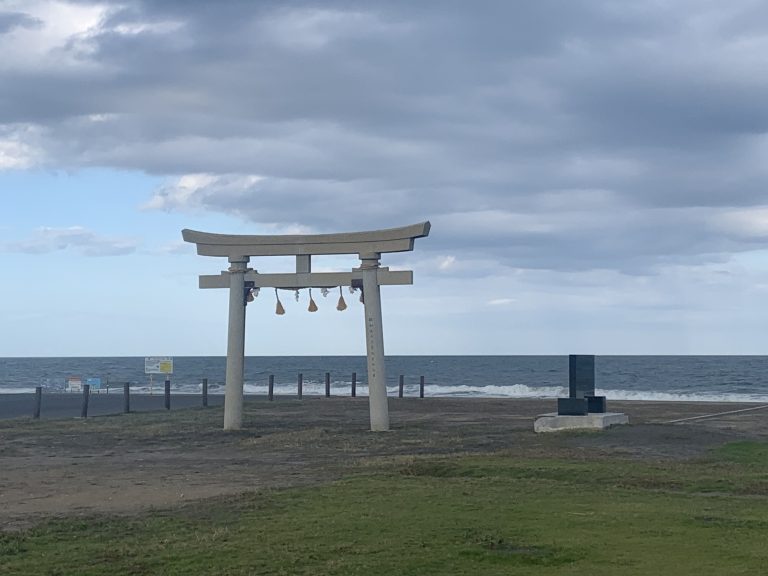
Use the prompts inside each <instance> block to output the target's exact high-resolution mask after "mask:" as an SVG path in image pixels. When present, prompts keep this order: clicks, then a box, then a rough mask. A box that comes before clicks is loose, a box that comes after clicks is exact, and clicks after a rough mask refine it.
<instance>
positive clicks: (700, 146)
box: [0, 0, 768, 356]
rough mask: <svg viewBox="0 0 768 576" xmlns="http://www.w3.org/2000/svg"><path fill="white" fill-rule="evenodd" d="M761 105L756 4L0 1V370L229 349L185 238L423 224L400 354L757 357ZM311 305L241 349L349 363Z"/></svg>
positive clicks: (329, 311)
mask: <svg viewBox="0 0 768 576" xmlns="http://www.w3.org/2000/svg"><path fill="white" fill-rule="evenodd" d="M766 102H768V4H766V3H765V2H763V1H762V0H732V1H729V2H723V1H722V0H648V1H644V2H635V1H630V0H626V1H618V0H617V1H608V0H602V1H599V0H559V1H556V0H536V1H535V2H533V1H531V2H524V1H522V0H520V1H511V0H497V1H491V0H488V1H485V0H484V1H478V2H458V1H448V0H445V1H441V2H437V1H434V2H429V1H423V2H412V1H400V2H398V1H392V0H390V1H386V2H385V1H377V2H375V1H364V0H356V1H352V0H348V1H326V2H302V1H292V2H277V1H275V2H269V1H260V2H253V1H245V0H241V1H234V0H233V1H222V2H204V1H202V0H199V1H190V0H184V1H182V0H151V1H150V0H146V1H142V0H125V1H121V2H95V1H90V0H82V1H81V0H78V1H51V0H0V198H2V201H3V203H2V209H0V261H1V262H2V266H3V272H2V274H3V276H2V277H3V281H2V284H0V291H1V292H0V294H2V298H1V299H0V318H2V328H3V329H2V331H0V356H58V355H62V356H69V355H83V356H91V355H155V354H173V355H198V354H210V355H219V354H224V353H225V351H226V341H225V338H226V318H227V294H226V292H225V291H219V290H206V291H201V290H198V289H197V275H198V274H213V273H218V272H219V271H220V270H221V269H223V268H224V267H225V262H223V261H221V260H219V259H215V258H206V257H202V256H197V255H196V254H195V253H194V249H193V247H191V246H189V245H185V244H184V243H183V242H181V235H180V231H181V229H182V228H193V229H199V230H205V231H211V232H229V233H250V234H265V233H269V234H279V233H301V232H307V233H312V232H318V233H320V232H334V231H353V230H365V229H375V228H386V227H393V226H402V225H405V224H410V223H415V222H419V221H422V220H430V221H431V222H432V233H431V234H430V236H429V237H428V238H425V239H421V240H418V241H417V245H416V250H415V251H414V252H413V253H410V254H402V255H390V256H387V257H385V258H384V260H383V262H382V264H383V265H389V266H390V267H391V268H393V269H397V268H400V269H406V268H409V269H413V270H414V276H415V284H414V286H408V287H401V286H397V287H385V288H383V289H382V292H383V306H384V326H385V341H386V349H387V352H388V353H391V354H462V353H465V354H566V353H596V354H718V353H722V354H740V353H741V354H766V353H768V345H767V344H766V342H767V341H768V340H766V326H768V312H767V311H766V310H767V309H768V308H767V307H766V306H765V302H766V297H768V244H767V243H766V241H768V188H767V186H766V185H767V184H768V106H766ZM251 265H252V266H254V267H255V268H257V269H258V270H260V271H262V272H272V271H283V270H289V269H290V267H291V262H290V261H289V260H288V259H255V260H253V261H252V264H251ZM353 266H356V262H355V260H354V258H325V259H320V260H319V261H318V262H317V265H316V269H327V270H348V269H349V268H350V267H353ZM316 299H317V300H318V305H319V306H320V311H319V312H317V313H315V314H310V313H308V312H307V311H306V307H307V295H306V294H305V293H303V294H301V296H300V302H298V303H297V302H295V300H294V299H293V295H292V294H285V295H284V296H283V302H284V305H285V306H286V309H287V314H286V315H285V316H276V315H275V314H274V306H275V301H274V295H273V294H268V293H264V292H262V294H261V295H260V296H259V298H258V299H257V300H256V302H254V303H253V304H252V305H250V306H249V307H248V328H249V330H248V335H247V344H246V348H247V353H248V354H253V355H260V354H363V353H364V350H365V348H364V338H363V318H362V306H361V305H360V304H359V303H358V302H357V301H356V299H355V298H354V297H350V295H349V294H347V299H348V301H349V304H350V306H349V309H348V310H347V311H345V312H343V313H340V312H337V311H336V310H335V309H334V304H335V297H328V298H327V299H323V298H322V297H321V296H319V295H316Z"/></svg>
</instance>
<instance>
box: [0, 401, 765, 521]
mask: <svg viewBox="0 0 768 576" xmlns="http://www.w3.org/2000/svg"><path fill="white" fill-rule="evenodd" d="M756 406H757V405H754V404H752V405H750V404H710V403H671V402H663V403H661V402H659V403H652V402H609V409H610V410H611V411H614V412H624V413H626V414H628V415H629V417H630V425H629V426H620V427H614V428H611V429H609V430H606V431H604V432H599V433H596V432H589V433H584V432H579V433H572V432H559V433H549V434H534V432H533V420H534V418H535V416H536V415H538V414H542V413H545V412H551V411H553V409H554V408H555V402H554V400H516V399H515V400H510V399H455V398H453V399H449V398H425V399H417V398H416V399H414V398H407V399H391V400H390V417H391V421H392V428H393V429H392V431H391V432H384V433H371V432H369V431H368V430H367V428H368V403H367V399H365V398H355V399H352V398H332V399H326V398H305V399H304V400H303V401H298V400H287V399H284V400H279V401H276V402H266V401H264V400H250V401H247V402H246V405H245V407H246V410H245V418H244V429H243V430H241V431H238V432H223V431H222V430H221V423H222V419H223V416H222V409H221V408H220V407H214V408H209V409H206V410H202V409H195V410H183V411H176V412H171V413H166V412H158V413H150V414H129V415H120V416H104V417H98V418H89V419H87V420H81V419H72V418H69V419H65V420H49V421H33V420H30V419H14V420H4V421H0V527H2V529H5V530H13V529H18V528H22V527H26V526H30V525H33V524H34V523H35V522H37V521H39V520H41V519H43V518H46V517H51V516H62V515H82V514H91V513H132V512H137V511H142V510H147V509H150V508H167V507H172V506H174V505H177V504H179V503H184V502H188V501H190V500H195V499H201V498H208V497H214V496H221V495H227V494H237V493H241V492H245V491H253V490H262V489H270V488H280V487H288V486H298V485H312V484H318V483H323V482H327V481H331V480H333V479H335V478H339V477H341V476H343V475H348V474H353V473H356V472H360V471H365V470H369V469H370V466H372V465H373V466H375V465H377V464H378V463H381V462H383V461H386V460H387V459H390V458H393V457H409V456H419V455H448V454H456V453H475V454H481V453H491V452H504V453H506V454H509V455H510V456H512V457H537V456H548V457H549V456H563V457H568V458H584V459H589V458H608V457H613V458H616V457H620V458H639V459H652V460H666V459H681V458H695V457H697V456H700V455H702V454H704V453H705V452H706V451H707V450H709V449H711V448H712V447H714V446H717V445H720V444H723V443H725V442H729V441H734V440H740V439H761V440H768V409H757V410H754V409H753V410H749V411H743V412H738V413H734V414H725V415H720V416H716V417H711V418H703V419H695V420H688V421H685V422H679V423H669V422H670V421H673V420H678V419H681V418H691V417H696V416H701V415H707V414H713V413H719V412H725V411H735V410H744V409H748V408H755V407H756Z"/></svg>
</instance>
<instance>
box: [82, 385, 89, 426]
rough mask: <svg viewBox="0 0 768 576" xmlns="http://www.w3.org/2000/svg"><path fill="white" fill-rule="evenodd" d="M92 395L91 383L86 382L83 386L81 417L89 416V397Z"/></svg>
mask: <svg viewBox="0 0 768 576" xmlns="http://www.w3.org/2000/svg"><path fill="white" fill-rule="evenodd" d="M90 396H91V385H90V384H85V385H84V386H83V405H82V408H81V409H80V418H88V399H89V398H90Z"/></svg>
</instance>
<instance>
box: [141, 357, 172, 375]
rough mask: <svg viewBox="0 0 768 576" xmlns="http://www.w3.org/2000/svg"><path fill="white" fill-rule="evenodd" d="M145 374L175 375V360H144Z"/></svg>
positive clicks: (155, 358)
mask: <svg viewBox="0 0 768 576" xmlns="http://www.w3.org/2000/svg"><path fill="white" fill-rule="evenodd" d="M144 374H173V358H171V357H170V356H149V357H147V358H144Z"/></svg>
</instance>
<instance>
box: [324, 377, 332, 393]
mask: <svg viewBox="0 0 768 576" xmlns="http://www.w3.org/2000/svg"><path fill="white" fill-rule="evenodd" d="M325 397H326V398H330V397H331V373H330V372H326V373H325Z"/></svg>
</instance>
